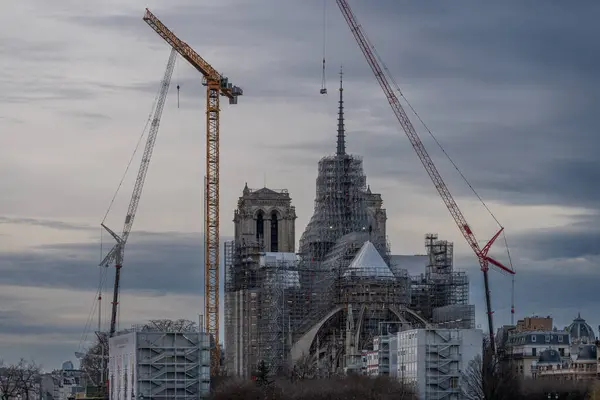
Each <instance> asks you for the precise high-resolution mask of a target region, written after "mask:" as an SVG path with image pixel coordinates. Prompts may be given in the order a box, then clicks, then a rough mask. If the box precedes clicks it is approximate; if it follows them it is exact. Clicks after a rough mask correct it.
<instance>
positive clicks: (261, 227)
mask: <svg viewBox="0 0 600 400" xmlns="http://www.w3.org/2000/svg"><path fill="white" fill-rule="evenodd" d="M264 234H265V216H264V213H263V212H262V211H259V212H258V214H257V215H256V240H257V241H259V242H260V241H261V240H262V239H263V238H264Z"/></svg>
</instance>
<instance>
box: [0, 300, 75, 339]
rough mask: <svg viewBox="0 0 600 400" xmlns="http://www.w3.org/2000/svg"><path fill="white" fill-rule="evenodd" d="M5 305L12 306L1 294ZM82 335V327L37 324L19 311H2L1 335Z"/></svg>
mask: <svg viewBox="0 0 600 400" xmlns="http://www.w3.org/2000/svg"><path fill="white" fill-rule="evenodd" d="M0 299H2V303H3V304H10V302H11V299H10V298H8V297H7V296H3V295H2V294H1V293H0ZM52 333H57V334H65V335H68V334H81V327H80V326H73V325H67V324H59V325H48V324H36V323H35V321H31V319H30V318H29V317H28V316H27V315H25V314H23V313H21V312H19V311H14V310H11V311H2V310H0V335H2V334H5V335H32V334H35V335H44V334H52Z"/></svg>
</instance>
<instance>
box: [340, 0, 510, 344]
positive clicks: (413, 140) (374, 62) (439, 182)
mask: <svg viewBox="0 0 600 400" xmlns="http://www.w3.org/2000/svg"><path fill="white" fill-rule="evenodd" d="M336 3H337V5H338V7H339V8H340V11H341V12H342V14H343V16H344V19H345V20H346V22H347V23H348V26H349V27H350V31H351V32H352V34H353V35H354V38H355V39H356V42H357V43H358V46H359V47H360V49H361V50H362V52H363V55H364V56H365V58H366V59H367V62H368V63H369V66H370V67H371V70H372V71H373V74H375V78H376V79H377V81H378V82H379V85H380V86H381V89H382V90H383V92H384V94H385V96H386V98H387V100H388V103H389V104H390V107H392V111H393V112H394V115H396V118H397V119H398V122H400V125H401V126H402V129H403V130H404V132H405V133H406V136H408V139H409V140H410V144H411V145H412V147H413V148H414V150H415V152H416V153H417V155H418V156H419V159H420V160H421V163H423V166H424V167H425V170H426V171H427V173H428V174H429V177H430V178H431V180H432V182H433V184H434V186H435V188H436V189H437V191H438V193H439V194H440V196H441V197H442V200H443V201H444V203H445V204H446V207H448V210H449V211H450V214H452V218H454V221H455V222H456V225H457V226H458V229H460V232H461V233H462V234H463V236H464V237H465V239H466V240H467V243H469V246H471V249H472V250H473V252H474V253H475V255H476V256H477V259H478V260H479V265H480V266H481V271H482V272H483V282H484V285H485V303H486V311H487V320H488V329H489V331H490V333H489V335H490V346H491V347H492V350H493V351H494V353H495V352H496V343H495V341H494V320H493V315H492V314H493V311H492V303H491V298H490V284H489V278H488V270H489V264H492V265H493V266H496V267H498V268H499V269H500V270H501V271H503V272H506V273H508V274H511V275H514V274H515V272H514V271H513V270H512V269H511V268H509V267H507V266H505V265H503V264H502V263H501V262H499V261H496V260H494V259H493V258H491V257H490V256H488V252H489V250H490V247H491V246H492V244H493V243H494V242H495V241H496V239H497V238H498V236H500V234H501V233H502V231H503V230H504V228H503V227H500V230H499V231H498V232H497V233H496V234H495V235H494V236H493V237H492V238H491V239H490V240H489V242H487V244H486V245H485V246H483V248H480V247H479V243H478V242H477V239H476V238H475V234H474V233H473V231H472V230H471V227H470V226H469V224H468V223H467V220H466V219H465V216H464V215H463V213H462V212H461V211H460V208H459V207H458V204H456V201H454V198H453V197H452V194H451V193H450V190H449V189H448V187H447V186H446V184H445V183H444V180H443V179H442V176H441V175H440V173H439V172H438V170H437V168H436V167H435V165H434V163H433V160H432V159H431V157H430V156H429V154H428V153H427V150H426V149H425V146H424V145H423V142H422V141H421V138H420V137H419V135H418V134H417V132H416V131H415V128H414V126H413V124H412V123H411V122H410V120H409V119H408V116H407V115H406V111H404V108H403V107H402V105H401V104H400V101H399V99H398V97H397V96H396V93H395V92H394V90H393V89H392V86H391V85H390V83H389V82H388V78H387V76H386V74H385V73H384V69H383V68H382V67H381V65H380V62H379V60H378V57H377V55H376V54H375V52H374V51H372V48H373V46H372V45H371V44H370V41H369V40H368V38H367V36H366V34H365V32H364V31H363V29H362V27H361V25H360V24H359V23H358V21H357V19H356V16H355V15H354V13H353V12H352V9H351V8H350V5H349V4H348V2H347V1H346V0H336ZM396 90H398V91H399V88H397V87H396Z"/></svg>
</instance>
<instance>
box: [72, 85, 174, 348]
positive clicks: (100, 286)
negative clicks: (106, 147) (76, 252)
mask: <svg viewBox="0 0 600 400" xmlns="http://www.w3.org/2000/svg"><path fill="white" fill-rule="evenodd" d="M178 86H179V85H178ZM160 89H161V88H160V87H159V88H158V90H157V92H156V96H155V98H154V102H153V103H152V108H151V110H150V114H149V115H148V119H147V120H146V123H145V124H144V128H143V129H142V133H141V134H140V137H139V139H138V141H137V144H136V146H135V148H134V150H133V153H132V154H131V157H130V159H129V162H128V163H127V167H126V168H125V172H124V173H123V176H122V177H121V181H120V182H119V185H118V186H117V190H116V191H115V193H114V195H113V197H112V199H111V201H110V204H109V206H108V209H107V210H106V213H105V214H104V218H102V223H103V224H104V222H105V221H106V218H107V217H108V214H109V213H110V210H111V209H112V206H113V204H114V202H115V199H116V198H117V195H118V193H119V190H120V189H121V187H122V186H123V182H124V181H125V177H126V176H127V172H128V171H129V168H130V167H131V164H132V163H133V159H134V158H135V155H136V153H137V151H138V149H139V147H140V144H141V143H142V139H143V138H144V136H145V135H146V131H147V130H148V126H149V125H150V122H151V121H152V117H153V114H154V109H155V108H156V104H157V103H158V97H159V96H160ZM178 91H179V88H178ZM102 235H103V230H102V228H100V260H102V259H103V253H102V251H103V245H102V243H103V241H102V237H103V236H102ZM107 272H108V268H104V269H103V270H102V271H101V272H100V278H99V282H98V290H96V293H95V294H94V301H93V303H92V306H91V307H90V313H89V315H88V318H87V320H86V323H85V326H84V328H83V331H82V333H81V338H80V340H79V345H78V348H79V350H81V349H82V346H83V343H84V342H85V341H86V340H87V337H88V334H89V332H90V329H91V324H92V319H93V317H94V313H95V312H96V309H97V307H98V301H97V300H98V295H99V294H101V293H102V289H103V288H104V287H105V285H106V279H107V277H108V274H107ZM101 318H102V316H101Z"/></svg>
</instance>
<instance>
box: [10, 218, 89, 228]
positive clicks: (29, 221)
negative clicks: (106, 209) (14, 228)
mask: <svg viewBox="0 0 600 400" xmlns="http://www.w3.org/2000/svg"><path fill="white" fill-rule="evenodd" d="M0 224H19V225H31V226H41V227H44V228H51V229H58V230H69V231H92V230H94V231H97V230H98V228H94V227H92V226H89V225H82V224H72V223H68V222H64V221H54V220H42V219H36V218H24V217H7V216H0Z"/></svg>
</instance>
